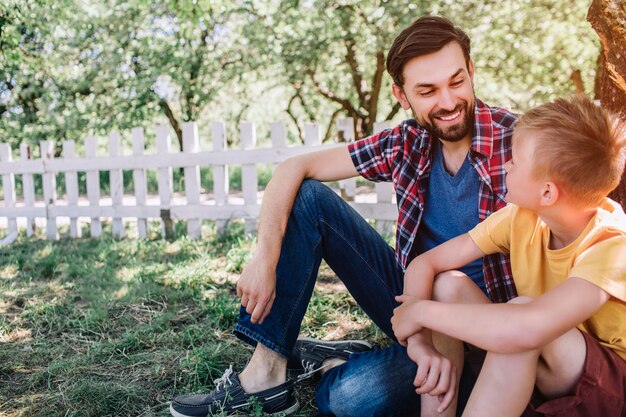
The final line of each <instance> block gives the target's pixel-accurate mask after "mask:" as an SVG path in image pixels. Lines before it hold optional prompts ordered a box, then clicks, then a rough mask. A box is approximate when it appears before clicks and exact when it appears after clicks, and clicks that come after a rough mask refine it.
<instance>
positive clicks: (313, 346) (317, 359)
mask: <svg viewBox="0 0 626 417" xmlns="http://www.w3.org/2000/svg"><path fill="white" fill-rule="evenodd" d="M370 350H372V345H371V344H370V343H368V342H366V341H364V340H337V341H329V340H317V339H312V338H310V337H300V338H298V340H297V341H296V345H295V346H294V348H293V351H292V352H291V356H289V360H288V362H287V368H288V369H289V370H291V371H294V370H295V371H296V372H297V371H300V372H301V373H300V375H298V380H302V379H305V378H308V377H310V376H312V375H313V374H314V373H316V372H317V371H320V370H322V369H324V366H323V365H322V363H323V362H324V361H325V360H326V359H331V358H338V359H344V360H348V358H349V357H350V355H351V354H353V353H359V352H367V351H370Z"/></svg>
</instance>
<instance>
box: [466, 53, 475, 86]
mask: <svg viewBox="0 0 626 417" xmlns="http://www.w3.org/2000/svg"><path fill="white" fill-rule="evenodd" d="M467 72H469V76H470V80H472V85H474V61H472V59H471V58H470V60H469V63H468V65H467Z"/></svg>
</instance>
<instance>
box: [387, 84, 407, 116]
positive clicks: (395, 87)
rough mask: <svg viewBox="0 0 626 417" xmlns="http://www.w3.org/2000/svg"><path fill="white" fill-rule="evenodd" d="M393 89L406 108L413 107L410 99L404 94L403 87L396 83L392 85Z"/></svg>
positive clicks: (395, 95)
mask: <svg viewBox="0 0 626 417" xmlns="http://www.w3.org/2000/svg"><path fill="white" fill-rule="evenodd" d="M391 91H392V92H393V95H394V97H395V98H396V100H398V102H399V103H400V105H401V106H402V108H403V109H404V110H408V109H410V108H411V104H409V100H407V99H406V94H404V89H402V87H400V86H398V85H397V84H395V83H394V84H392V86H391Z"/></svg>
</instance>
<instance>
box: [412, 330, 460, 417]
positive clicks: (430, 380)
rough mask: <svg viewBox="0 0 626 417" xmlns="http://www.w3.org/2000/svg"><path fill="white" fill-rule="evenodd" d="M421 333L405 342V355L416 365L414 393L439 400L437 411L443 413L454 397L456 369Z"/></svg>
mask: <svg viewBox="0 0 626 417" xmlns="http://www.w3.org/2000/svg"><path fill="white" fill-rule="evenodd" d="M421 336H422V333H420V334H417V335H414V336H411V337H409V338H408V340H407V342H408V343H407V354H408V355H409V358H411V360H412V361H413V362H415V363H416V364H417V373H416V374H415V379H414V380H413V385H414V386H415V387H416V389H415V392H416V393H417V394H419V395H424V394H427V395H431V396H433V397H434V396H436V397H438V399H439V403H440V405H439V408H438V411H439V412H440V413H443V412H444V411H445V410H446V409H447V408H448V407H449V406H450V403H451V402H452V400H453V399H454V396H455V395H456V391H457V385H456V379H457V369H456V367H455V366H454V365H453V364H452V362H451V361H450V359H448V358H447V357H445V356H443V355H442V354H441V353H439V351H438V350H437V349H436V348H435V347H434V346H433V345H432V343H430V342H426V341H425V339H424V338H423V337H421Z"/></svg>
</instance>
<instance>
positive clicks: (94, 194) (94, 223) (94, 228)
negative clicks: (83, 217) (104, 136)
mask: <svg viewBox="0 0 626 417" xmlns="http://www.w3.org/2000/svg"><path fill="white" fill-rule="evenodd" d="M97 153H98V142H97V139H96V138H95V137H93V136H88V137H86V138H85V156H86V157H87V158H95V157H96V155H97ZM86 173H87V174H86V176H87V198H88V199H89V207H91V208H93V209H97V208H99V207H100V173H99V172H98V171H97V170H96V171H95V170H87V171H86ZM101 234H102V222H101V221H100V216H99V215H97V214H96V215H93V216H92V217H91V223H90V226H89V236H91V237H100V235H101Z"/></svg>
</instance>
